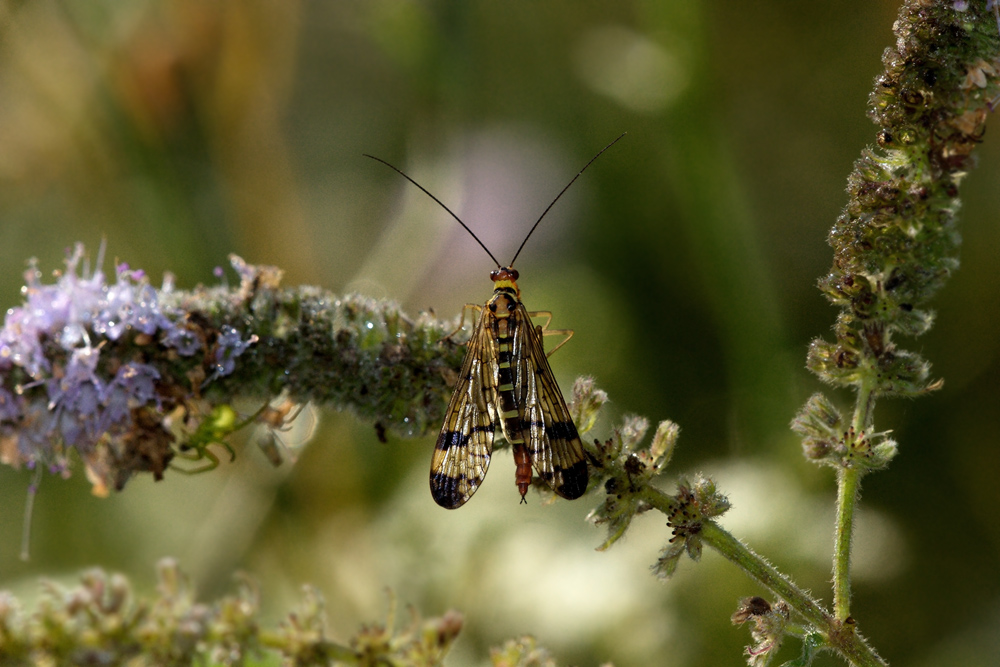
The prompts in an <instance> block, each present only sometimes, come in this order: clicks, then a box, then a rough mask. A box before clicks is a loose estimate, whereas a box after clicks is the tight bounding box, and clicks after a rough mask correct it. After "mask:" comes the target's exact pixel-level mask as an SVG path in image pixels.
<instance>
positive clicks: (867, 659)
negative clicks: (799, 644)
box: [701, 521, 887, 667]
mask: <svg viewBox="0 0 1000 667" xmlns="http://www.w3.org/2000/svg"><path fill="white" fill-rule="evenodd" d="M701 538H702V539H703V540H704V541H705V543H706V544H708V545H709V546H711V547H712V548H714V549H715V550H716V551H718V552H719V553H720V554H722V556H723V557H725V558H726V559H728V560H729V561H731V562H732V563H734V564H735V565H737V566H738V567H739V568H740V569H742V570H743V571H744V572H746V573H747V574H749V575H750V576H751V577H753V578H754V579H756V580H757V581H758V582H759V583H760V584H761V585H763V586H764V587H766V588H767V589H769V590H770V591H771V592H772V593H774V594H775V595H777V596H778V597H780V598H781V599H782V600H784V601H785V602H787V603H788V605H789V606H790V607H791V608H792V609H794V610H795V611H796V612H797V613H798V614H800V615H801V616H802V617H803V618H805V619H806V620H807V621H808V622H809V623H810V624H811V625H812V626H813V627H815V628H816V629H817V630H819V631H820V632H822V633H823V635H825V637H826V640H827V642H828V645H829V646H830V647H831V648H834V649H836V650H837V651H839V652H840V653H841V655H843V656H844V657H845V658H847V659H848V660H850V662H851V664H852V665H855V666H856V667H885V665H886V664H887V663H886V662H885V661H884V660H882V658H880V657H879V656H878V654H877V653H875V651H874V650H873V649H872V648H871V647H870V646H868V644H867V643H866V642H865V640H864V638H863V637H861V635H859V634H858V633H856V632H854V630H853V624H845V623H843V622H842V619H840V618H834V617H832V616H830V614H829V613H828V612H827V611H826V610H825V609H823V607H822V606H821V605H820V604H819V603H818V602H817V601H816V600H814V599H812V598H811V597H810V596H809V595H808V594H807V593H806V592H805V591H803V590H802V589H800V588H799V587H798V586H796V585H795V584H793V583H792V582H791V581H789V579H788V578H787V577H785V576H784V575H782V574H781V573H780V572H778V571H777V570H776V569H775V568H774V567H773V566H772V565H771V564H770V563H768V562H767V561H766V560H764V559H763V558H762V557H760V556H758V555H757V554H756V553H754V552H753V551H752V550H751V549H750V548H749V547H747V546H746V545H745V544H743V543H742V542H740V541H739V540H738V539H736V538H735V537H733V536H732V535H731V534H730V533H728V532H727V531H725V530H723V529H722V528H721V527H719V525H718V524H716V523H715V522H713V521H706V522H705V523H704V524H702V529H701Z"/></svg>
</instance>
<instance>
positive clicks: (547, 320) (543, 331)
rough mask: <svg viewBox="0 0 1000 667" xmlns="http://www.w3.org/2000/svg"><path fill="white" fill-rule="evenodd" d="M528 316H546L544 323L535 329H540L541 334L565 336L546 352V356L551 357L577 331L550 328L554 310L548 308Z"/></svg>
mask: <svg viewBox="0 0 1000 667" xmlns="http://www.w3.org/2000/svg"><path fill="white" fill-rule="evenodd" d="M528 317H532V318H534V317H544V318H545V323H544V324H537V325H535V330H536V331H538V333H539V335H541V336H565V338H563V339H562V340H561V341H559V344H558V345H556V346H555V347H554V348H552V349H551V350H549V351H548V352H546V353H545V356H546V357H551V356H552V355H553V354H554V353H555V351H556V350H558V349H559V348H560V347H562V346H563V345H565V344H566V343H568V342H569V339H570V338H572V337H573V334H574V333H575V332H574V331H573V330H572V329H549V324H551V323H552V312H551V311H548V310H536V311H534V312H531V313H528Z"/></svg>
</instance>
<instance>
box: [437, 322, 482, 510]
mask: <svg viewBox="0 0 1000 667" xmlns="http://www.w3.org/2000/svg"><path fill="white" fill-rule="evenodd" d="M490 317H492V315H491V314H490V312H489V311H488V310H485V309H484V310H482V311H481V314H480V317H479V320H478V321H477V322H476V327H475V329H474V330H473V332H472V338H470V339H469V343H468V349H467V351H466V353H465V361H463V362H462V371H461V373H460V374H459V378H458V385H457V386H456V387H455V393H453V394H452V395H451V402H449V403H448V410H447V411H446V412H445V418H444V426H442V427H441V434H440V435H439V436H438V439H437V444H436V445H435V447H434V457H433V458H432V459H431V495H432V496H434V501H435V502H437V504H438V505H440V506H441V507H446V508H448V509H455V508H457V507H461V506H462V505H464V504H465V502H466V501H467V500H468V499H469V498H471V497H472V494H473V493H475V492H476V489H478V488H479V485H480V484H481V483H482V481H483V478H484V477H485V476H486V470H487V469H488V468H489V467H490V454H491V453H492V451H493V437H494V434H495V432H496V426H497V421H498V417H497V408H496V406H497V374H498V370H497V350H496V342H495V341H494V340H493V338H492V336H491V335H490V327H489V325H488V322H487V320H488V319H489V318H490Z"/></svg>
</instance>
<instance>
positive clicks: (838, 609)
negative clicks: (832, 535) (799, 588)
mask: <svg viewBox="0 0 1000 667" xmlns="http://www.w3.org/2000/svg"><path fill="white" fill-rule="evenodd" d="M860 488H861V472H860V471H859V470H858V469H857V468H844V469H842V470H841V471H840V474H839V475H837V538H836V544H835V545H834V550H833V613H834V615H835V616H836V617H837V619H839V620H841V621H843V620H845V619H846V618H847V617H848V616H850V615H851V538H852V536H853V534H854V508H855V506H856V505H857V503H858V490H859V489H860Z"/></svg>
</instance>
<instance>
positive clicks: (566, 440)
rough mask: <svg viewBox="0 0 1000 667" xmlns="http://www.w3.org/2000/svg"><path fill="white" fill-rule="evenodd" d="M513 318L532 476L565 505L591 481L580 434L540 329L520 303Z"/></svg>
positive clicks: (517, 375) (517, 379) (518, 385)
mask: <svg viewBox="0 0 1000 667" xmlns="http://www.w3.org/2000/svg"><path fill="white" fill-rule="evenodd" d="M514 318H515V319H516V321H517V322H516V326H515V327H514V344H513V348H514V353H513V359H514V360H515V363H516V372H515V373H514V377H515V380H514V387H515V391H518V392H520V394H521V395H520V396H519V397H518V405H520V406H523V408H522V415H523V424H524V434H525V436H524V437H525V441H526V445H527V447H528V454H529V455H530V456H531V462H532V464H533V465H534V467H535V472H537V473H538V476H539V477H541V478H542V479H544V480H545V483H546V484H548V485H549V486H550V487H552V490H553V491H555V492H556V493H557V494H559V495H560V496H562V497H563V498H566V499H567V500H573V499H575V498H579V497H580V496H582V495H583V494H584V492H586V490H587V482H588V477H589V476H588V472H587V461H586V459H585V458H584V455H583V445H582V444H581V443H580V435H579V434H578V433H577V431H576V426H575V425H574V424H573V418H572V417H571V416H570V414H569V408H567V407H566V400H565V399H564V398H563V395H562V392H561V391H560V390H559V384H558V383H557V382H556V378H555V376H554V375H553V374H552V368H551V367H550V366H549V360H548V358H547V357H546V356H545V348H544V347H543V345H542V330H541V327H536V326H534V325H533V324H532V322H531V316H530V315H529V314H528V311H527V310H526V309H525V307H524V305H523V304H518V306H517V309H516V310H515V311H514Z"/></svg>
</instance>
